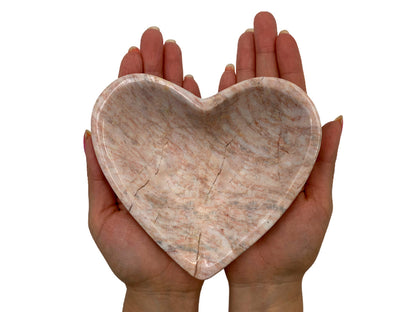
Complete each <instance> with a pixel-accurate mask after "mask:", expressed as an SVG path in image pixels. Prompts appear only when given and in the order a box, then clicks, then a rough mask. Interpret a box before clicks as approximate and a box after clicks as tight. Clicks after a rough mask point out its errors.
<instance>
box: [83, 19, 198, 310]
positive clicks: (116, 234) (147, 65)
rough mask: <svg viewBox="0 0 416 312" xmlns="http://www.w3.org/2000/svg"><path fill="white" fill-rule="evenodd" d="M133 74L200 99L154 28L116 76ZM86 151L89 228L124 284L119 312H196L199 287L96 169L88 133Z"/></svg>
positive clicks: (175, 49)
mask: <svg viewBox="0 0 416 312" xmlns="http://www.w3.org/2000/svg"><path fill="white" fill-rule="evenodd" d="M131 73H148V74H152V75H156V76H159V77H162V78H164V79H167V80H169V81H171V82H174V83H176V84H178V85H179V86H182V87H183V88H185V89H187V90H188V91H190V92H192V93H194V94H195V95H197V96H200V93H199V89H198V85H197V84H196V82H195V80H194V79H193V78H192V76H186V77H185V78H184V79H183V77H182V76H183V70H182V56H181V50H180V48H179V46H178V45H177V44H176V43H175V42H174V41H172V40H167V41H166V42H165V43H163V38H162V34H161V32H160V31H159V30H158V29H157V28H155V27H151V28H149V29H147V30H146V31H145V32H144V33H143V35H142V38H141V44H140V49H139V48H137V47H132V48H130V49H129V51H128V53H127V54H126V55H125V56H124V58H123V60H122V62H121V65H120V72H119V77H121V76H124V75H127V74H131ZM84 149H85V154H86V159H87V175H88V194H89V216H88V223H89V228H90V232H91V235H92V237H93V238H94V241H95V242H96V244H97V246H98V248H99V249H100V251H101V253H102V254H103V256H104V258H105V259H106V261H107V263H108V264H109V266H110V268H111V269H112V270H113V272H114V273H115V275H116V276H117V277H118V278H119V279H120V280H121V281H123V282H124V283H125V285H126V288H127V290H126V296H125V300H124V306H123V311H125V312H130V311H197V310H198V302H199V295H200V291H201V287H202V284H203V282H202V281H201V280H198V279H195V278H193V277H192V276H191V275H189V274H188V273H187V272H185V271H184V270H183V269H182V268H181V267H180V266H179V265H178V264H176V262H174V261H173V260H172V259H171V258H170V257H169V256H168V255H167V254H166V253H165V252H164V251H163V250H162V249H161V248H160V247H159V246H158V245H157V244H156V243H155V242H154V241H153V240H152V239H151V238H150V237H149V236H148V235H147V233H146V232H145V231H144V230H143V229H142V228H141V227H140V226H139V225H138V223H137V222H136V221H135V220H134V219H133V217H132V216H131V215H130V213H129V212H128V211H127V210H126V208H125V207H124V205H123V204H122V203H121V202H120V201H119V199H118V198H117V197H116V195H115V193H114V192H113V190H112V188H111V187H110V185H109V184H108V182H107V180H106V178H105V177H104V175H103V173H102V171H101V169H100V166H99V164H98V162H97V159H96V156H95V153H94V149H93V145H92V141H91V134H90V132H89V131H86V133H85V135H84Z"/></svg>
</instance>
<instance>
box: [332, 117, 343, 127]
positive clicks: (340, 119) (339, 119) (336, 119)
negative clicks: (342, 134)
mask: <svg viewBox="0 0 416 312" xmlns="http://www.w3.org/2000/svg"><path fill="white" fill-rule="evenodd" d="M334 121H339V122H340V123H341V127H343V126H344V117H343V116H342V115H339V116H338V117H337V118H335V119H334Z"/></svg>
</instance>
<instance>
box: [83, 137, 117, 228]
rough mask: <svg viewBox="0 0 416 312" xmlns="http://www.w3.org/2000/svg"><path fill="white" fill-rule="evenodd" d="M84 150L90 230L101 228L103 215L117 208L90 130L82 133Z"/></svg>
mask: <svg viewBox="0 0 416 312" xmlns="http://www.w3.org/2000/svg"><path fill="white" fill-rule="evenodd" d="M84 151H85V157H86V160H87V176H88V197H89V207H90V208H89V226H90V230H91V232H92V233H93V235H94V233H95V229H98V228H101V224H102V222H103V220H104V219H105V216H106V215H108V214H109V213H111V212H113V211H114V209H115V208H117V201H116V195H115V194H114V192H113V190H112V188H111V186H110V185H109V184H108V182H107V180H106V178H105V176H104V174H103V172H102V171H101V168H100V165H99V164H98V161H97V157H96V156H95V152H94V147H93V145H92V138H91V132H89V131H88V130H86V131H85V134H84Z"/></svg>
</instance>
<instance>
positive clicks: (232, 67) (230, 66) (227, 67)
mask: <svg viewBox="0 0 416 312" xmlns="http://www.w3.org/2000/svg"><path fill="white" fill-rule="evenodd" d="M225 70H232V71H234V64H228V65H227V66H225Z"/></svg>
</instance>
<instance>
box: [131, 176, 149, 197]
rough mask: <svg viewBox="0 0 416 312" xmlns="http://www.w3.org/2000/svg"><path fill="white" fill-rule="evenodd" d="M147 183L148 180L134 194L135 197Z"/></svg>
mask: <svg viewBox="0 0 416 312" xmlns="http://www.w3.org/2000/svg"><path fill="white" fill-rule="evenodd" d="M149 181H150V179H147V181H146V182H145V183H144V184H143V185H142V186H140V187H139V188H138V189H137V191H136V193H134V196H135V197H136V196H137V193H139V191H140V190H141V189H142V188H144V187H145V186H146V185H147V184H148V183H149Z"/></svg>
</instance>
